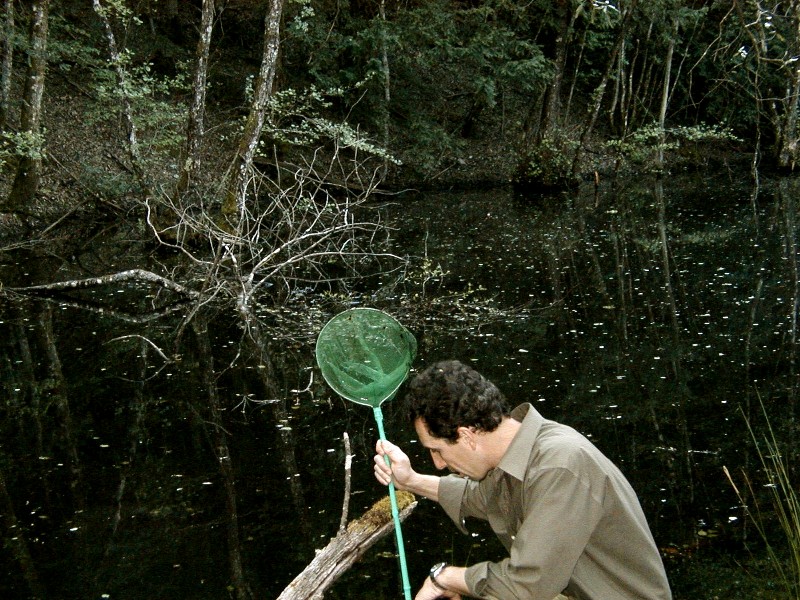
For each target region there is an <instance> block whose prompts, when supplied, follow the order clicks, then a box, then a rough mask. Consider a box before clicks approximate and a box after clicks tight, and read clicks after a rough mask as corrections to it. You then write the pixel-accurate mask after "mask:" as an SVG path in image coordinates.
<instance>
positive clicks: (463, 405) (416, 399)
mask: <svg viewBox="0 0 800 600" xmlns="http://www.w3.org/2000/svg"><path fill="white" fill-rule="evenodd" d="M406 404H407V407H408V416H409V420H410V421H411V423H412V424H416V422H417V420H418V419H422V420H423V421H424V422H425V425H426V428H427V430H428V432H430V434H431V435H432V436H433V437H435V438H441V439H444V440H446V441H447V442H449V443H451V444H454V443H455V442H456V441H458V438H459V436H460V432H459V428H462V427H466V428H469V429H472V430H473V431H475V432H484V433H489V432H491V431H494V430H495V429H496V428H497V426H498V425H500V423H501V422H502V420H503V418H505V417H507V416H508V415H509V414H510V409H509V407H508V403H507V402H506V399H505V397H504V396H503V394H502V393H501V392H500V390H498V389H497V387H496V386H495V385H494V384H493V383H492V382H491V381H489V380H488V379H486V378H485V377H483V376H482V375H481V374H480V373H478V372H477V371H476V370H475V369H473V368H472V367H469V366H467V365H465V364H462V363H460V362H459V361H457V360H448V361H443V362H439V363H436V364H434V365H432V366H430V367H428V368H427V369H425V370H424V371H422V372H421V373H420V374H419V375H417V376H416V377H415V378H414V379H413V380H412V381H411V383H410V385H409V388H408V392H407V394H406Z"/></svg>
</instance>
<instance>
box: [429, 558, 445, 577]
mask: <svg viewBox="0 0 800 600" xmlns="http://www.w3.org/2000/svg"><path fill="white" fill-rule="evenodd" d="M446 564H447V563H443V562H440V563H438V564H435V565H433V567H431V576H433V577H434V578H435V577H436V576H437V575H438V574H439V571H441V570H442V569H444V568H445V566H446Z"/></svg>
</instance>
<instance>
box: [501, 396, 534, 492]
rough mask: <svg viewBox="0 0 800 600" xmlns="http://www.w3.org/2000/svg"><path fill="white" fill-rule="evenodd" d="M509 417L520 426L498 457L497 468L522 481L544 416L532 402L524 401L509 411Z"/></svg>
mask: <svg viewBox="0 0 800 600" xmlns="http://www.w3.org/2000/svg"><path fill="white" fill-rule="evenodd" d="M511 418H512V419H515V420H517V421H519V422H520V423H521V426H520V428H519V431H517V434H516V435H515V436H514V439H512V440H511V444H510V445H509V446H508V450H506V453H505V454H504V455H503V458H501V459H500V464H498V465H497V468H498V469H501V470H503V471H505V472H506V473H508V474H509V475H511V476H512V477H515V478H517V479H519V480H520V481H522V480H523V479H524V478H525V471H526V470H527V468H528V463H529V462H530V461H529V459H530V456H531V452H533V444H534V442H535V441H536V437H537V436H538V435H539V430H540V429H541V427H542V423H544V417H543V416H542V415H541V414H540V413H539V411H538V410H536V409H535V408H533V405H532V404H530V403H529V402H526V403H525V404H520V405H519V406H517V407H516V408H515V409H514V410H512V411H511Z"/></svg>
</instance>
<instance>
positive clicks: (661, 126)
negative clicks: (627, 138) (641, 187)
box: [656, 17, 678, 171]
mask: <svg viewBox="0 0 800 600" xmlns="http://www.w3.org/2000/svg"><path fill="white" fill-rule="evenodd" d="M677 35H678V17H675V18H674V19H673V21H672V35H671V36H670V38H669V45H668V46H667V56H666V57H665V58H664V85H663V87H662V88H661V107H660V109H659V111H658V132H659V133H658V149H657V154H656V169H658V170H659V171H661V170H662V169H663V168H664V145H665V144H666V141H667V139H666V138H667V132H666V129H665V124H666V120H667V107H668V106H669V91H670V87H671V86H670V78H671V77H672V55H673V53H674V52H675V38H676V37H677Z"/></svg>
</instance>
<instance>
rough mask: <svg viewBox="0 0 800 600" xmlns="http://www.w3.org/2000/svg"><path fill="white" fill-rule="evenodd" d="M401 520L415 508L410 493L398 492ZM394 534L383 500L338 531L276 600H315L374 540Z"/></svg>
mask: <svg viewBox="0 0 800 600" xmlns="http://www.w3.org/2000/svg"><path fill="white" fill-rule="evenodd" d="M396 496H397V507H398V509H399V510H400V520H401V521H404V520H405V519H406V517H408V515H410V514H411V513H412V512H413V510H414V509H415V508H416V507H417V500H416V498H415V497H414V495H413V494H411V493H409V492H397V494H396ZM392 531H394V521H393V519H392V510H391V504H390V501H389V497H388V496H387V497H385V498H383V499H381V500H379V501H378V502H376V503H375V504H373V505H372V507H371V508H370V509H369V510H368V511H367V512H365V513H364V514H363V515H362V516H361V518H359V519H356V520H354V521H351V522H350V524H349V525H348V526H347V529H344V530H341V531H339V533H338V534H337V535H336V537H335V538H333V539H332V540H331V541H330V542H329V543H328V545H327V546H325V547H324V548H323V549H322V550H319V551H317V555H316V556H315V557H314V559H313V560H312V561H311V562H310V563H309V564H308V566H307V567H306V568H305V569H303V571H302V572H301V573H300V574H299V575H298V576H297V577H295V578H294V580H293V581H292V582H291V583H290V584H289V585H288V586H287V587H286V589H284V590H283V592H281V595H280V596H278V600H318V599H320V598H322V597H323V596H324V595H325V591H326V590H327V589H328V588H329V587H330V586H331V585H333V583H334V582H335V581H336V580H337V579H338V578H339V577H341V575H342V574H343V573H345V572H346V571H347V570H348V569H349V568H350V567H351V566H352V565H353V563H355V562H356V561H357V560H358V559H360V558H361V557H362V556H364V554H365V553H366V551H367V550H369V548H371V547H372V546H373V545H374V544H375V543H376V542H377V541H379V540H380V539H382V538H383V537H385V536H386V535H388V534H389V533H391V532H392Z"/></svg>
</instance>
